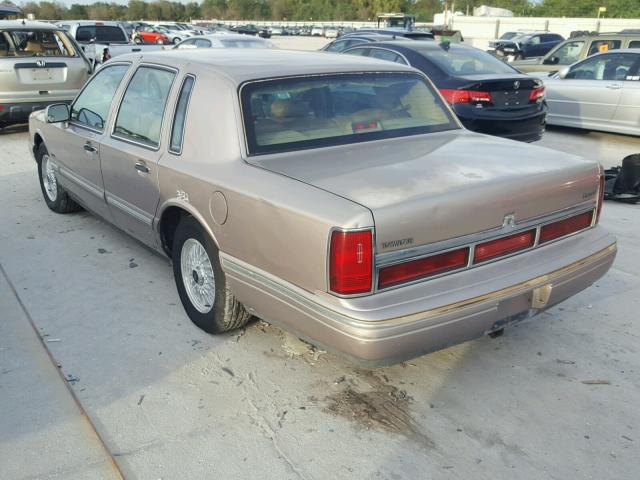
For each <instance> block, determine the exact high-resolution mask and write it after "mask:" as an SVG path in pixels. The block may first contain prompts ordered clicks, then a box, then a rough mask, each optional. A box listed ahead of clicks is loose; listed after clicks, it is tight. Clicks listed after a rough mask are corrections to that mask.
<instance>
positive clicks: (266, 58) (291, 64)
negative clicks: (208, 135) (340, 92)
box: [114, 48, 415, 85]
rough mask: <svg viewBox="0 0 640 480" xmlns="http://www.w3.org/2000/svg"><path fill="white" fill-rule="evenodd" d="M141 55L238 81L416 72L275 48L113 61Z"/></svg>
mask: <svg viewBox="0 0 640 480" xmlns="http://www.w3.org/2000/svg"><path fill="white" fill-rule="evenodd" d="M137 59H141V61H142V62H148V63H156V64H160V65H167V66H173V67H185V66H186V65H188V64H191V65H194V66H196V65H197V66H200V67H201V68H202V69H203V70H208V71H212V72H214V73H217V74H219V75H223V76H225V77H227V78H228V79H230V80H231V81H232V82H234V83H235V84H237V85H240V84H242V83H244V82H246V81H249V80H258V79H263V78H273V77H287V76H298V75H317V74H327V73H353V72H379V71H386V72H395V71H397V72H407V71H409V72H415V70H414V69H412V68H411V67H407V66H406V65H400V64H399V63H392V62H388V61H386V60H377V59H374V58H368V57H356V56H353V55H331V54H327V53H325V52H308V51H301V50H276V49H273V50H271V49H249V48H247V49H213V48H199V49H193V50H188V49H187V50H154V51H151V52H148V53H130V54H125V55H119V56H118V57H116V58H115V59H114V61H121V60H132V61H135V60H137Z"/></svg>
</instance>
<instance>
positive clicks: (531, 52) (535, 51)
mask: <svg viewBox="0 0 640 480" xmlns="http://www.w3.org/2000/svg"><path fill="white" fill-rule="evenodd" d="M541 43H542V39H541V37H540V35H532V36H531V38H529V39H528V40H527V42H526V43H524V44H523V45H522V49H523V50H524V55H525V56H526V57H527V58H529V57H539V56H541V55H542V53H541V52H542V44H541Z"/></svg>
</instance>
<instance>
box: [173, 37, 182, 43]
mask: <svg viewBox="0 0 640 480" xmlns="http://www.w3.org/2000/svg"><path fill="white" fill-rule="evenodd" d="M179 43H180V39H179V38H178V37H176V38H174V39H173V44H174V45H177V44H179Z"/></svg>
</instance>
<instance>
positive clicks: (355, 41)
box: [320, 33, 394, 53]
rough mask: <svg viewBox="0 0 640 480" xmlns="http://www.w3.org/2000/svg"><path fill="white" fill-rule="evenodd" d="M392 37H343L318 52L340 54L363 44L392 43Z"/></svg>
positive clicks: (373, 34)
mask: <svg viewBox="0 0 640 480" xmlns="http://www.w3.org/2000/svg"><path fill="white" fill-rule="evenodd" d="M393 40H394V37H392V36H390V35H378V34H376V33H369V34H367V33H363V34H361V35H343V36H342V37H340V38H337V39H336V40H334V41H332V42H329V43H327V44H326V45H325V46H324V47H322V48H321V49H320V50H321V51H323V52H334V53H340V52H342V51H344V50H346V49H347V48H350V47H354V46H356V45H362V44H363V43H373V42H387V41H393Z"/></svg>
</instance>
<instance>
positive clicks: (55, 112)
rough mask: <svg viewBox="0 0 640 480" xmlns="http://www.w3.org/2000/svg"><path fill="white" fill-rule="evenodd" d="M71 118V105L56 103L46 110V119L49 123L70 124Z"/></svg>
mask: <svg viewBox="0 0 640 480" xmlns="http://www.w3.org/2000/svg"><path fill="white" fill-rule="evenodd" d="M70 117H71V113H70V112H69V105H67V104H66V103H56V104H54V105H49V106H48V107H47V109H46V110H45V118H46V120H47V123H60V122H68V121H69V119H70Z"/></svg>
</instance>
